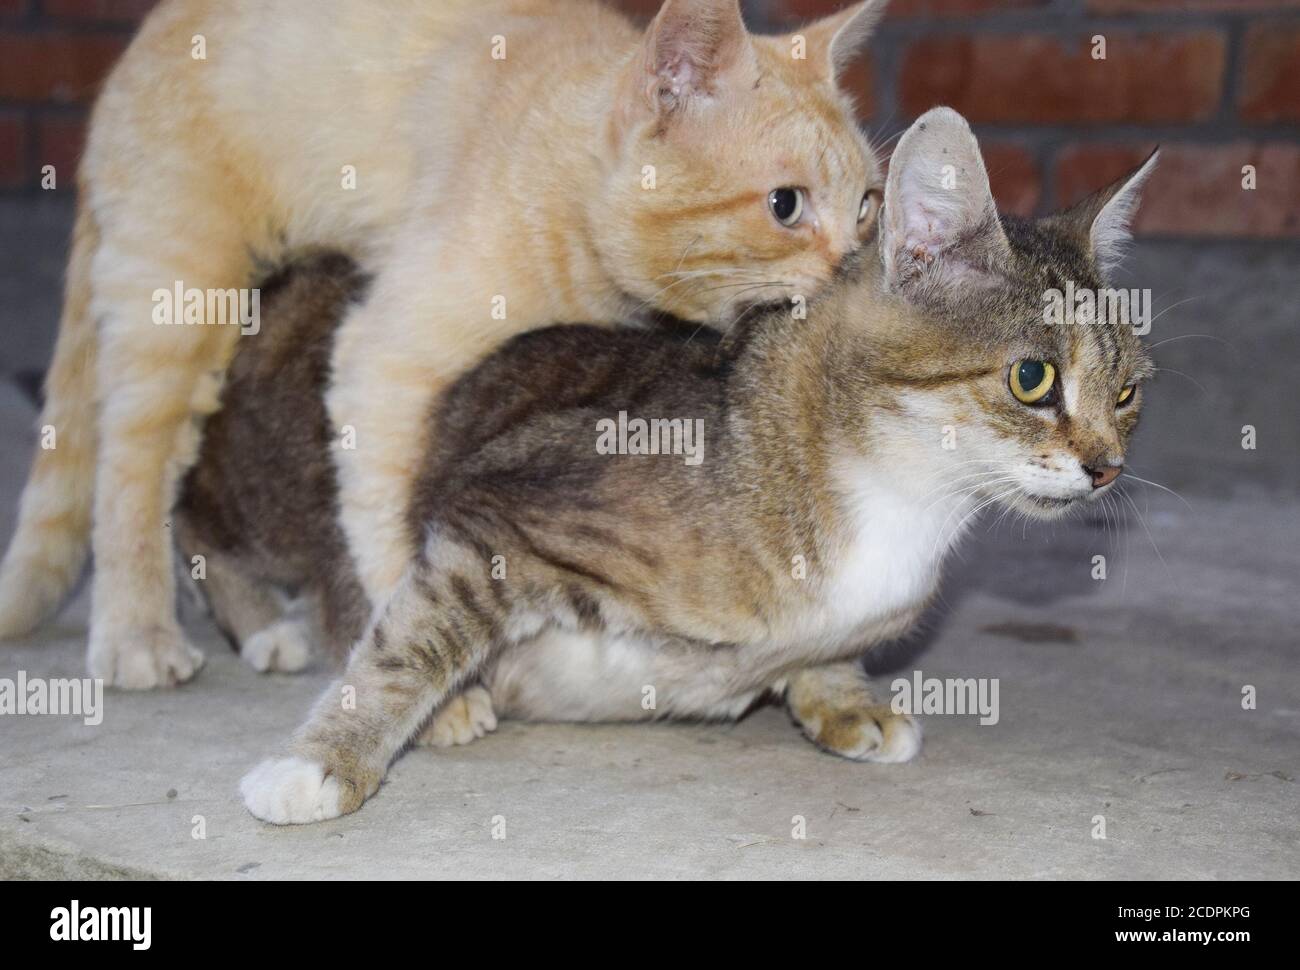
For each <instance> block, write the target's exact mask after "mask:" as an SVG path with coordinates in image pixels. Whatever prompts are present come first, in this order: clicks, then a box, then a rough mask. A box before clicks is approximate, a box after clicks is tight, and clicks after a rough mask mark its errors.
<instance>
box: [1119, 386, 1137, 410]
mask: <svg viewBox="0 0 1300 970" xmlns="http://www.w3.org/2000/svg"><path fill="white" fill-rule="evenodd" d="M1136 390H1137V385H1136V384H1130V385H1129V386H1128V387H1126V388H1124V390H1122V391H1120V392H1119V397H1117V398H1116V399H1115V407H1117V408H1122V407H1123V406H1124V405H1125V404H1127V403H1128V402H1129V401H1131V400H1133V392H1134V391H1136Z"/></svg>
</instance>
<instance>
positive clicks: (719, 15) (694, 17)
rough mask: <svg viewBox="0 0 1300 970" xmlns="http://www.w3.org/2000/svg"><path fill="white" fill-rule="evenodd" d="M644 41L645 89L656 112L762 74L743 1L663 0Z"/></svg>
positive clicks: (670, 108)
mask: <svg viewBox="0 0 1300 970" xmlns="http://www.w3.org/2000/svg"><path fill="white" fill-rule="evenodd" d="M643 46H644V52H645V60H644V65H645V66H644V70H645V75H644V87H643V90H644V92H645V95H646V98H647V100H648V101H649V103H650V107H651V109H652V110H654V111H656V112H664V111H672V110H674V109H675V108H677V107H679V106H681V105H682V104H684V103H686V102H687V101H689V100H690V99H691V98H694V97H700V96H708V95H710V94H712V93H714V92H715V91H717V90H718V89H719V88H720V87H722V86H724V85H725V84H727V82H728V81H734V80H737V79H739V78H741V77H742V76H743V77H749V76H751V75H756V73H757V71H756V66H755V65H756V58H755V55H754V48H753V43H752V42H751V41H750V38H749V32H748V31H747V30H746V29H745V22H744V20H742V19H741V16H740V2H739V0H664V5H663V7H661V8H660V10H659V13H658V15H656V17H655V19H654V20H653V21H652V22H651V23H650V26H649V27H648V28H647V29H646V35H645V42H644V45H643Z"/></svg>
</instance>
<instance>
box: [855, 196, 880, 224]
mask: <svg viewBox="0 0 1300 970" xmlns="http://www.w3.org/2000/svg"><path fill="white" fill-rule="evenodd" d="M879 202H880V193H879V192H877V191H876V190H875V189H872V190H871V191H870V192H868V193H867V194H866V195H864V196H863V197H862V204H861V205H860V206H858V222H860V223H861V222H865V221H866V220H867V217H868V216H871V215H874V214H875V211H876V206H877V205H878V204H879Z"/></svg>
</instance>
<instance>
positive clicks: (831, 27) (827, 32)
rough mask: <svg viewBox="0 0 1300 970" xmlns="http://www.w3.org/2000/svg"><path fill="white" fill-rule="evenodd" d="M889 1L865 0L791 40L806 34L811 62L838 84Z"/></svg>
mask: <svg viewBox="0 0 1300 970" xmlns="http://www.w3.org/2000/svg"><path fill="white" fill-rule="evenodd" d="M886 3H887V0H862V2H861V3H855V4H853V5H852V6H849V7H845V8H844V9H843V10H841V11H840V12H839V13H833V14H831V15H830V16H829V17H823V18H822V19H821V20H818V21H816V22H815V23H811V24H809V25H808V26H806V27H804V28H802V29H800V30H799V31H797V32H796V33H795V34H793V35H792V36H791V41H792V42H793V41H794V40H795V39H796V38H798V37H802V38H803V39H804V55H805V57H806V59H807V61H808V63H809V64H811V65H813V66H814V67H815V68H816V69H817V70H819V71H824V72H825V73H826V75H827V76H828V77H829V78H830V80H831V82H832V83H834V81H835V80H836V79H837V78H838V77H839V76H840V74H841V73H842V72H843V70H844V69H845V68H846V67H848V66H849V64H850V63H851V62H852V61H853V59H854V58H855V57H856V56H857V55H858V53H859V52H860V51H861V49H862V45H863V44H865V43H866V42H867V38H868V37H870V36H871V33H872V31H874V30H875V29H876V24H878V23H879V22H880V18H881V17H883V16H884V14H885V4H886Z"/></svg>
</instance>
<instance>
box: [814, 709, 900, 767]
mask: <svg viewBox="0 0 1300 970" xmlns="http://www.w3.org/2000/svg"><path fill="white" fill-rule="evenodd" d="M801 726H802V727H803V732H804V734H805V735H806V736H807V737H808V739H809V740H810V741H812V743H813V744H815V745H817V746H818V747H819V748H822V749H824V750H826V751H829V752H830V753H831V754H837V755H839V756H840V757H841V758H850V759H852V760H854V761H872V762H875V763H876V764H901V763H902V762H904V761H911V760H912V759H913V758H915V757H916V756H917V754H918V753H919V752H920V750H921V725H920V722H918V721H917V720H916V719H915V718H913V717H912V716H911V715H910V714H896V713H894V710H893V708H891V707H890V706H889V705H888V704H872V705H870V706H867V707H862V708H854V709H851V710H827V711H823V712H816V713H813V714H812V715H811V716H809V717H808V718H807V720H805V721H803V722H802V725H801Z"/></svg>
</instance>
